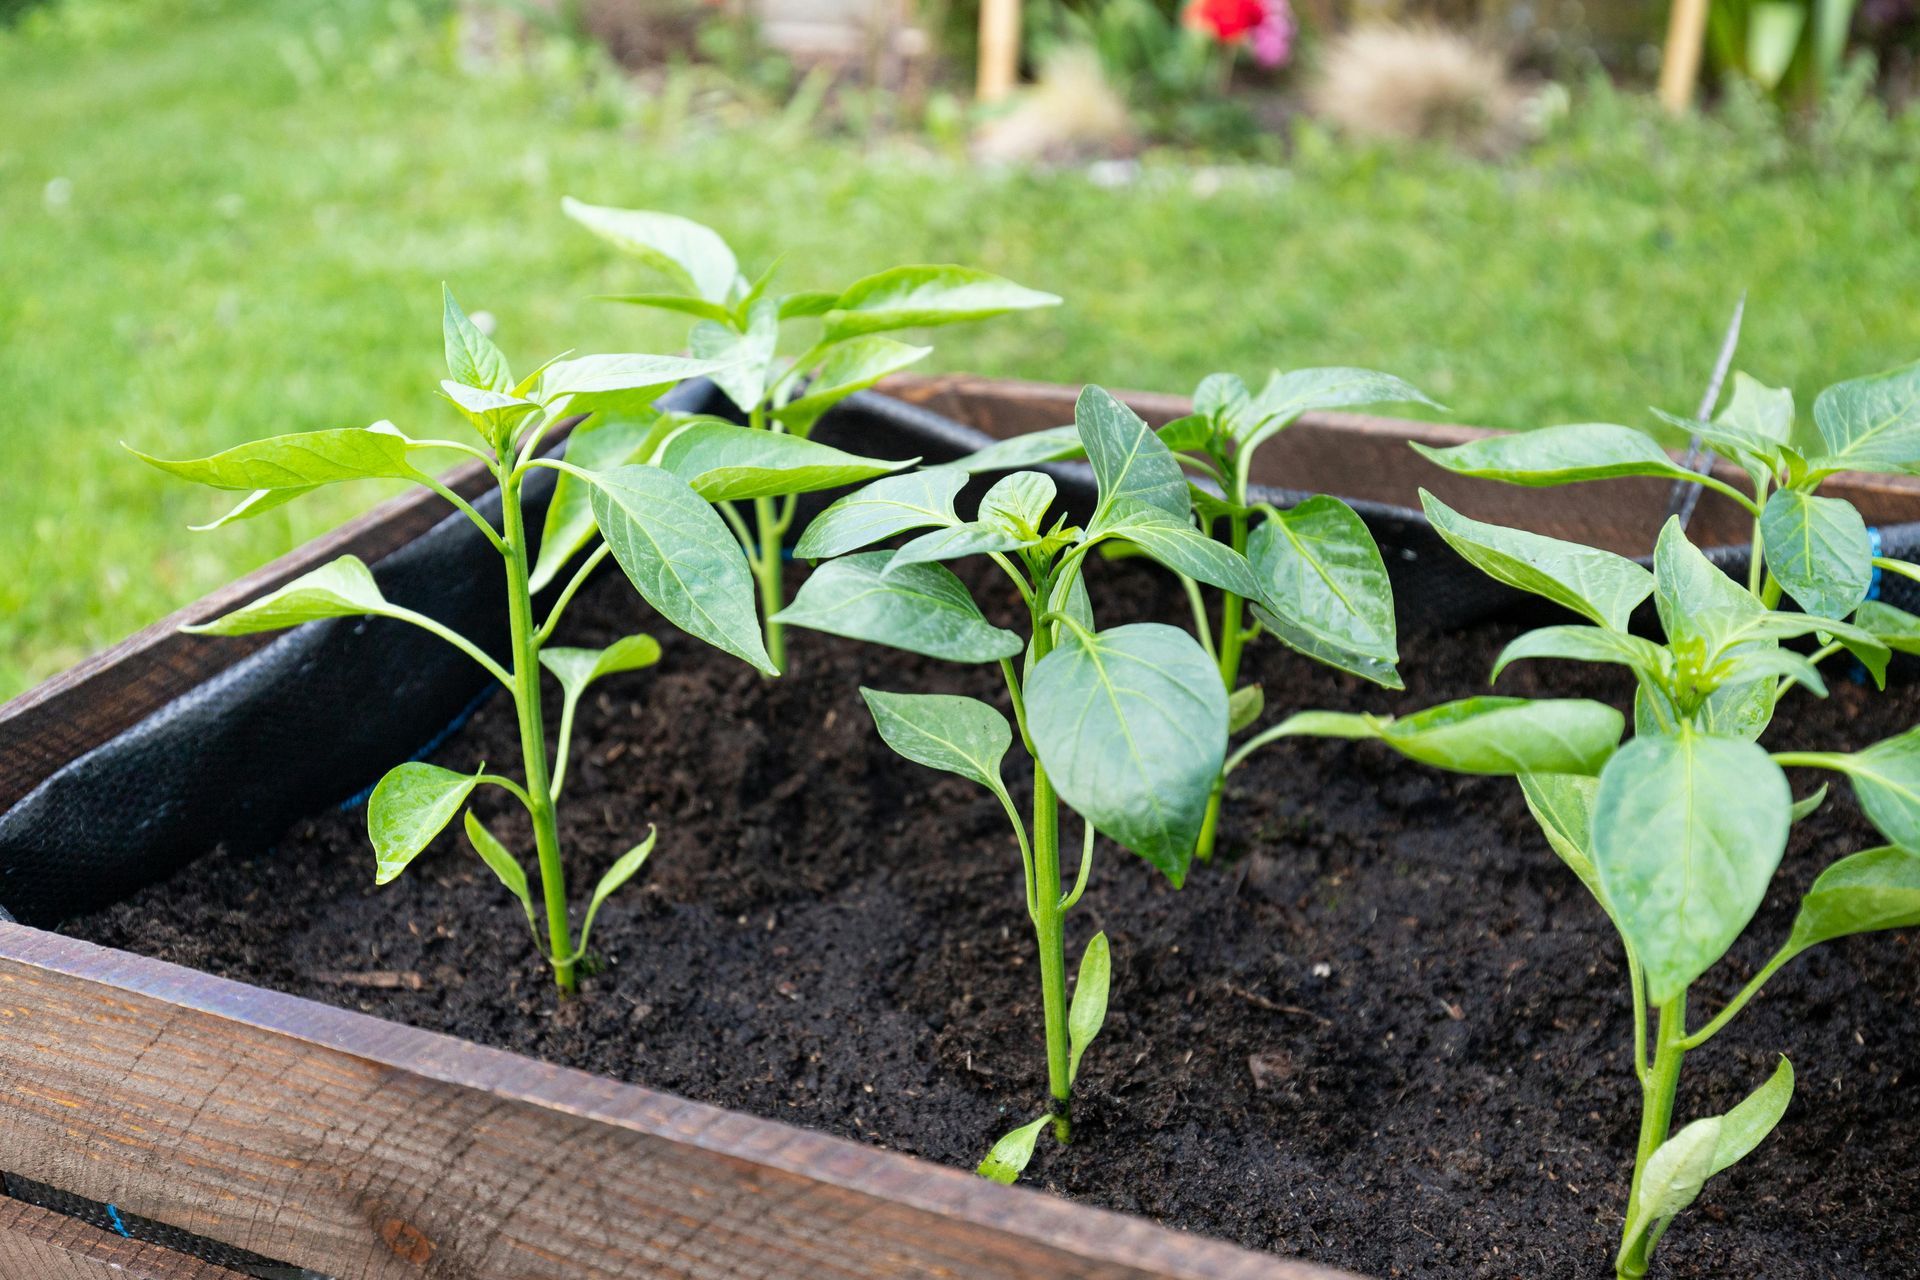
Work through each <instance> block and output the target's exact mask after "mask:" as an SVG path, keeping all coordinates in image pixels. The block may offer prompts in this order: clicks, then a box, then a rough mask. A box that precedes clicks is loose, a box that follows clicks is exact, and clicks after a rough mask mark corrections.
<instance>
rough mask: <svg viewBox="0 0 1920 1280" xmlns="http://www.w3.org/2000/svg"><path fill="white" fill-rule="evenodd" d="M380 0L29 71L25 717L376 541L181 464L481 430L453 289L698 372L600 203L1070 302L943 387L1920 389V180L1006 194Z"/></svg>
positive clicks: (758, 261) (1517, 418) (1359, 157)
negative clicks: (94, 674) (1215, 379)
mask: <svg viewBox="0 0 1920 1280" xmlns="http://www.w3.org/2000/svg"><path fill="white" fill-rule="evenodd" d="M447 44H448V41H447V38H446V35H445V22H444V20H443V19H440V18H435V17H431V16H429V17H427V18H425V19H422V18H421V17H420V13H419V11H418V10H414V9H409V8H394V7H390V6H389V5H387V4H383V3H378V2H376V0H321V2H320V3H314V2H313V0H257V2H256V3H251V4H222V3H219V2H218V0H213V2H212V3H208V2H207V0H197V2H196V3H195V4H192V5H188V6H186V7H184V8H182V9H181V10H179V11H178V12H177V13H175V14H174V15H172V16H171V17H170V18H169V20H167V21H164V22H159V21H156V22H152V23H147V24H141V23H139V22H129V23H126V24H124V26H123V27H121V28H110V29H109V30H108V31H107V32H106V33H105V34H103V35H98V36H96V37H95V38H91V39H87V40H51V41H50V40H40V41H36V42H33V43H31V44H23V43H21V42H19V41H17V40H16V41H12V42H0V82H4V83H5V84H6V85H7V88H6V95H5V107H4V111H3V112H0V406H4V410H5V415H6V416H5V418H4V421H3V422H0V442H3V443H4V447H5V450H6V456H7V463H6V466H5V468H4V470H0V512H3V513H4V514H3V515H0V563H4V564H5V565H6V566H8V569H9V572H7V573H5V574H0V695H7V694H12V693H15V692H18V691H19V690H21V689H23V688H25V687H26V686H27V685H29V684H30V683H31V682H33V681H35V680H37V679H40V678H42V677H44V676H46V675H48V674H51V673H52V672H55V671H57V670H59V669H60V668H62V667H64V666H67V665H70V664H71V663H72V662H74V661H75V660H77V659H78V658H80V657H81V656H83V655H84V654H86V653H88V652H90V651H92V650H95V649H98V648H100V647H102V646H104V645H107V644H110V643H112V642H113V641H115V640H117V639H119V638H120V637H122V636H123V635H125V634H127V633H129V632H131V631H132V630H134V629H135V628H137V627H139V626H141V625H143V624H145V623H147V622H149V621H151V620H153V619H154V618H156V617H159V616H160V615H162V614H164V613H165V612H167V611H168V610H170V609H172V608H174V607H177V606H178V605H180V604H181V603H183V602H185V601H187V600H190V599H192V598H193V597H195V596H196V595H199V594H201V593H203V592H205V591H207V590H209V589H211V588H212V587H214V586H216V585H218V584H219V583H220V582H222V581H224V580H227V579H229V578H231V577H233V576H235V575H237V574H239V573H242V572H244V571H246V570H248V569H250V568H252V567H254V566H256V565H258V564H260V563H262V562H264V561H266V560H268V559H270V558H271V557H273V556H275V555H277V554H279V553H281V552H283V551H285V550H287V549H289V548H290V547H292V546H294V545H295V544H297V543H298V542H300V541H301V540H303V539H305V538H308V537H311V536H312V535H314V534H315V533H318V532H320V531H321V530H323V529H325V528H328V527H330V526H331V525H333V524H336V523H338V522H339V521H341V520H342V519H345V518H347V517H348V516H350V515H352V514H354V513H356V512H357V511H359V510H362V509H364V508H365V507H366V506H367V505H369V504H370V503H371V502H373V501H374V500H376V499H377V498H378V497H380V496H381V493H380V492H379V491H378V490H377V489H375V488H373V487H368V486H355V487H344V488H339V489H334V490H331V491H322V492H320V493H318V494H315V495H312V496H310V497H308V498H306V499H304V500H302V501H301V502H299V503H295V504H293V505H292V506H290V507H287V508H284V509H283V510H282V511H281V512H278V513H275V514H273V515H270V516H267V517H264V518H262V519H259V520H257V521H254V522H251V523H247V524H242V525H238V526H235V527H232V528H228V529H224V530H221V531H219V532H217V533H213V534H204V535H199V534H192V533H189V532H187V530H186V528H185V526H187V525H188V524H190V523H199V522H201V521H203V520H205V519H206V518H208V517H209V516H211V515H213V514H214V513H216V512H217V511H219V510H221V509H223V507H224V503H223V500H222V498H221V497H220V496H219V495H215V494H211V493H208V492H204V491H199V490H196V489H194V488H192V487H189V486H186V485H182V484H179V483H177V482H175V481H172V480H169V479H168V478H167V477H164V476H162V475H159V474H158V473H155V472H152V471H150V470H148V469H146V468H144V467H142V466H141V465H140V464H139V463H138V462H136V461H135V460H134V459H132V458H131V457H129V456H128V455H127V454H125V453H124V452H122V451H121V449H120V448H119V443H118V442H120V441H122V440H125V441H128V442H131V443H134V444H137V445H138V446H139V447H141V448H142V449H144V450H148V451H151V452H155V453H159V454H163V455H171V456H187V455H193V454H199V453H204V452H209V451H212V450H215V449H218V448H220V447H223V446H226V445H230V444H233V443H235V442H238V441H240V440H243V439H247V438H250V437H255V436H260V435H267V434H272V433H277V432H285V431H300V430H309V429H315V428H320V427H327V426H339V425H358V424H363V423H366V422H369V421H372V420H374V419H377V418H382V417H387V418H392V419H393V420H394V421H396V422H397V423H399V424H400V425H401V426H402V427H403V428H404V429H407V430H409V431H416V430H428V431H430V430H432V429H433V425H434V424H435V423H436V422H441V421H443V410H444V406H439V405H438V402H437V401H436V400H435V398H434V396H433V391H434V388H435V385H436V380H437V378H438V377H439V376H441V375H440V368H439V359H440V340H439V333H438V320H437V317H438V309H439V299H438V292H439V291H438V286H439V282H440V281H442V280H446V281H448V282H450V283H451V284H452V285H453V287H454V289H455V290H456V292H457V293H458V294H459V295H460V296H461V298H462V300H463V301H464V302H465V303H466V304H467V306H468V307H469V308H472V309H482V308H484V309H487V310H490V311H492V312H493V313H494V314H495V315H496V316H497V317H498V318H499V323H500V332H499V334H498V337H499V339H500V341H501V342H502V344H503V345H504V346H505V348H506V349H507V350H508V352H509V354H510V355H511V356H512V357H513V358H514V360H515V363H516V365H517V366H519V367H522V368H531V367H532V365H533V364H535V363H537V362H538V361H539V360H540V359H542V358H544V357H545V356H547V355H549V354H552V353H555V352H557V351H559V350H562V349H565V348H577V349H579V350H581V351H583V352H585V351H593V350H648V349H673V348H675V347H677V346H678V344H679V341H680V332H679V330H678V328H677V326H675V325H674V324H672V323H671V322H670V321H655V320H651V319H648V318H646V317H643V316H641V315H639V314H637V313H633V312H630V311H625V310H621V309H616V308H609V307H607V306H605V305H604V304H598V303H593V302H589V301H585V300H584V299H585V298H586V296H587V295H589V294H592V293H595V292H604V291H614V290H621V289H632V288H635V287H638V286H639V281H640V276H639V275H638V272H637V269H636V268H635V267H634V266H633V265H632V264H629V263H624V262H620V261H616V260H613V259H611V258H610V257H609V256H608V255H607V254H606V253H604V252H603V251H602V248H601V246H600V245H599V244H598V243H597V242H595V241H593V240H592V239H591V238H589V237H587V236H586V235H584V234H583V233H580V232H579V231H578V230H577V229H575V228H573V227H572V226H571V225H570V224H569V223H567V222H566V221H565V220H564V219H562V218H561V217H560V216H559V214H558V210H557V204H558V200H559V198H560V196H561V195H562V194H564V193H569V192H571V193H575V194H578V195H580V196H581V197H583V198H586V199H590V200H595V201H600V202H605V203H612V204H626V205H645V206H651V207H658V208H664V209H671V210H675V211H678V212H681V213H685V214H687V215H689V216H693V217H696V218H699V219H701V220H703V221H707V222H710V223H711V224H713V225H714V226H716V227H718V228H719V229H721V230H722V231H723V232H724V233H725V234H726V235H727V236H728V237H729V238H730V239H731V240H732V241H733V242H734V244H735V246H736V247H737V248H738V249H739V251H740V253H741V257H742V260H743V264H744V265H745V266H746V267H747V268H748V270H749V271H750V272H751V271H753V270H755V269H757V268H758V267H759V266H761V265H764V264H765V263H766V262H767V261H769V260H770V258H771V257H772V256H773V255H774V254H776V253H782V252H784V253H785V254H786V255H787V256H786V259H785V264H784V267H783V271H784V273H785V277H786V280H787V282H788V284H789V286H790V287H795V288H798V287H824V286H827V285H830V284H837V283H842V282H845V281H847V280H849V279H851V278H854V277H856V276H858V275H861V274H864V273H866V272H868V271H872V270H876V269H879V268H881V267H884V266H888V265H892V264H894V263H896V262H904V261H960V262H968V263H973V264H977V265H980V266H984V267H987V268H990V269H992V270H995V271H999V272H1002V273H1004V274H1006V275H1009V276H1012V277H1013V278H1015V279H1017V280H1020V281H1022V282H1023V283H1027V284H1030V285H1033V286H1036V287H1040V288H1045V289H1051V290H1053V291H1056V292H1058V293H1061V294H1063V295H1065V296H1066V298H1067V306H1065V307H1064V308H1062V309H1060V310H1059V311H1056V312H1052V313H1046V314H1041V315H1038V316H1032V317H1021V318H1017V319H1012V320H1008V321H1004V322H1001V323H997V324H990V325H984V326H979V327H976V328H972V329H964V330H956V331H950V332H946V333H942V334H941V335H939V340H938V341H939V350H938V351H937V353H936V355H935V358H934V362H933V363H932V364H931V365H929V366H928V367H930V368H948V369H968V370H974V371H978V372H982V373H988V374H1000V375H1013V376H1024V377H1033V378H1046V379H1053V380H1058V381H1063V382H1081V381H1100V382H1103V383H1108V384H1111V385H1115V386H1125V387H1144V388H1154V389H1170V390H1186V389H1189V388H1190V387H1191V386H1192V384H1193V383H1194V381H1195V380H1197V379H1198V378H1199V377H1200V376H1202V375H1203V374H1205V373H1207V372H1210V371H1212V370H1215V369H1233V370H1237V371H1240V372H1242V373H1244V374H1247V375H1248V376H1254V375H1257V374H1259V373H1260V372H1261V371H1263V370H1264V369H1266V368H1267V367H1269V366H1272V365H1275V364H1281V365H1301V364H1327V363H1339V364H1361V365H1370V366H1375V367H1378V368H1382V369H1386V370H1389V371H1392V372H1394V373H1398V374H1400V375H1402V376H1404V377H1407V378H1409V379H1411V380H1413V381H1414V382H1416V383H1418V384H1420V385H1422V386H1424V387H1426V388H1427V389H1428V390H1429V391H1430V392H1431V393H1433V394H1434V395H1436V396H1437V397H1438V398H1440V399H1442V400H1444V401H1445V402H1447V404H1448V405H1449V406H1450V410H1451V416H1452V417H1453V418H1454V419H1455V420H1458V421H1464V422H1474V423H1481V424H1486V425H1493V426H1504V427H1529V426H1537V425H1542V424H1545V423H1549V422H1560V421H1597V420H1615V421H1631V422H1643V421H1645V420H1646V419H1645V409H1646V406H1648V405H1649V404H1659V405H1662V406H1666V407H1672V408H1676V409H1683V410H1684V409H1689V408H1691V406H1692V404H1693V402H1694V400H1695V399H1696V398H1697V396H1698V392H1699V384H1700V382H1701V380H1702V378H1703V376H1704V374H1705V372H1706V370H1707V368H1708V366H1709V365H1710V363H1711V361H1712V357H1713V353H1714V350H1715V348H1716V346H1717V344H1718V340H1719V333H1720V330H1721V327H1722V326H1723V324H1724V322H1725V316H1726V314H1727V312H1728V309H1729V308H1730V306H1731V304H1732V301H1733V299H1734V298H1735V297H1736V296H1737V294H1738V293H1739V291H1740V290H1741V289H1743V288H1746V289H1750V290H1751V294H1752V296H1751V301H1750V305H1749V310H1748V318H1747V324H1746V336H1745V340H1744V343H1743V347H1742V351H1741V358H1740V360H1739V364H1740V366H1741V367H1743V368H1746V369H1748V370H1750V371H1752V372H1754V373H1755V374H1756V375H1758V376H1761V377H1763V378H1765V379H1767V380H1769V381H1772V382H1776V383H1788V384H1791V385H1793V386H1794V387H1795V388H1797V389H1798V390H1799V391H1800V393H1801V395H1802V398H1803V403H1804V402H1805V400H1806V399H1807V398H1809V397H1810V396H1811V394H1812V392H1813V391H1815V390H1817V389H1818V388H1819V387H1821V386H1823V385H1825V384H1826V383H1828V382H1831V381H1834V380H1837V379H1839V378H1841V377H1844V376H1849V375H1852V374H1857V373H1861V372H1865V371H1868V370H1872V369H1877V368H1880V367H1884V366H1887V365H1890V364H1894V363H1901V362H1905V361H1907V360H1910V359H1913V358H1915V357H1917V356H1920V305H1916V297H1915V292H1914V290H1915V282H1916V281H1920V236H1916V234H1915V233H1916V231H1920V199H1917V198H1916V197H1917V196H1920V191H1916V177H1915V174H1916V171H1917V170H1920V166H1916V164H1912V163H1909V164H1903V165H1895V166H1888V165H1886V164H1880V163H1875V164H1867V163H1859V164H1829V165H1819V164H1811V163H1809V164H1798V163H1779V162H1778V161H1777V159H1775V160H1762V159H1760V158H1758V157H1757V156H1756V155H1754V154H1750V152H1752V151H1754V150H1755V149H1754V148H1750V147H1747V146H1745V145H1744V144H1743V143H1742V141H1741V138H1740V137H1739V136H1738V135H1737V134H1735V133H1731V132H1729V131H1727V130H1726V129H1723V128H1721V127H1719V126H1716V125H1712V124H1704V123H1703V124H1696V125H1691V126H1669V125H1666V124H1664V123H1661V122H1659V121H1658V120H1657V119H1656V118H1654V117H1653V116H1652V114H1651V113H1650V112H1648V111H1647V110H1646V109H1645V108H1644V106H1643V105H1641V104H1639V103H1636V102H1632V101H1629V100H1626V99H1623V98H1618V97H1615V96H1612V95H1610V94H1605V93H1602V94H1600V95H1598V96H1597V97H1583V98H1582V99H1581V100H1580V101H1579V103H1578V104H1577V105H1576V106H1575V108H1574V115H1573V119H1572V121H1571V122H1570V123H1569V124H1568V125H1566V126H1563V127H1562V128H1561V129H1560V130H1559V132H1558V134H1557V135H1556V136H1555V137H1553V138H1551V139H1549V140H1548V141H1547V142H1546V143H1545V144H1543V145H1542V146H1541V147H1539V148H1537V149H1536V150H1535V151H1534V152H1532V153H1531V154H1530V155H1529V156H1527V157H1526V158H1525V159H1524V160H1522V161H1518V162H1510V163H1508V164H1506V165H1493V164H1487V163H1482V162H1479V161H1472V160H1467V159H1462V158H1458V157H1455V156H1452V155H1449V154H1446V153H1444V152H1442V151H1438V150H1426V149H1407V150H1389V149H1379V148H1344V147H1337V146H1334V145H1332V144H1331V143H1329V142H1328V141H1327V140H1325V139H1324V138H1322V137H1319V136H1318V135H1313V134H1309V135H1307V136H1306V137H1305V139H1304V145H1302V146H1301V147H1300V148H1299V150H1298V153H1297V155H1296V158H1295V160H1294V162H1293V163H1292V164H1291V165H1290V167H1288V168H1287V169H1285V170H1264V171H1262V170H1239V169H1232V168H1227V169H1218V170H1216V169H1209V168H1204V167H1199V166H1193V165H1181V164H1174V163H1163V164H1149V165H1148V166H1147V168H1146V169H1145V171H1144V172H1143V174H1142V175H1141V176H1140V177H1139V178H1138V179H1137V180H1135V181H1133V182H1132V183H1130V184H1128V185H1125V186H1121V187H1113V188H1109V187H1104V186H1102V185H1100V184H1098V183H1096V182H1094V181H1091V180H1090V179H1089V178H1088V177H1087V176H1086V175H1085V174H1084V173H1079V172H1063V173H1054V174H1044V173H1031V174H1028V173H990V172H982V171H978V170H975V169H973V168H971V167H970V166H969V165H968V164H967V163H966V162H965V160H964V159H963V158H961V157H959V156H957V155H954V154H950V153H948V152H943V151H941V150H940V149H938V148H928V147H925V146H911V145H908V144H905V143H867V144H862V143H856V142H852V141H846V140H841V141H823V140H810V141H795V140H792V139H780V138H776V137H772V136H770V134H769V131H768V129H767V128H766V127H765V126H762V125H754V124H748V125H745V126H734V127H731V128H719V127H708V128H702V127H699V126H697V125H683V126H681V127H676V128H672V129H670V130H661V129H659V128H656V127H653V126H652V125H650V124H649V123H648V121H649V119H650V117H645V116H636V115H634V114H633V113H631V112H626V113H622V112H607V111H603V110H599V109H598V108H596V107H595V105H594V103H593V102H592V101H590V100H585V99H583V98H582V97H581V96H580V95H577V94H573V93H570V92H569V91H568V90H567V89H565V88H564V87H556V83H555V78H554V77H552V76H547V77H542V76H539V75H520V76H506V75H475V74H469V73H466V72H463V71H462V70H461V69H460V68H459V65H458V60H457V59H456V58H455V57H453V56H452V55H451V53H450V52H449V51H448V48H447Z"/></svg>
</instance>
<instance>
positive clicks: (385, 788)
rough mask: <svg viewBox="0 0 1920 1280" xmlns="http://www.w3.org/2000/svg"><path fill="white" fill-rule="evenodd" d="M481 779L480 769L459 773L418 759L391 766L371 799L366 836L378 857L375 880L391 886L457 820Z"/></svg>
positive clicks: (368, 804) (368, 807)
mask: <svg viewBox="0 0 1920 1280" xmlns="http://www.w3.org/2000/svg"><path fill="white" fill-rule="evenodd" d="M479 782H480V776H479V774H477V773H474V774H466V773H455V772H454V771H453V770H451V769H442V768H441V767H440V766H439V765H437V764H427V763H425V762H424V761H420V760H413V761H409V762H408V763H406V764H402V765H396V766H394V767H393V768H392V769H389V770H388V771H387V776H386V777H384V778H382V779H380V785H379V786H377V787H375V788H374V789H373V797H372V798H371V799H370V800H368V801H367V836H368V837H369V838H370V839H371V840H372V841H373V851H374V854H375V855H376V857H377V858H378V864H377V867H376V870H375V874H374V882H375V883H376V884H387V883H389V882H390V881H392V880H393V878H394V877H395V876H398V875H399V874H400V873H401V872H402V871H405V870H406V869H407V864H408V863H410V862H412V861H413V860H414V859H415V858H417V857H419V856H420V854H421V852H422V851H423V850H425V849H426V847H427V846H428V845H430V844H432V843H433V838H434V837H435V836H437V835H439V834H440V832H441V831H442V830H443V829H444V828H445V827H446V825H447V824H448V823H449V822H452V821H453V816H454V815H455V814H456V813H459V812H460V808H461V806H462V805H464V804H466V802H467V797H468V796H470V795H472V794H473V789H474V787H476V786H478V785H479Z"/></svg>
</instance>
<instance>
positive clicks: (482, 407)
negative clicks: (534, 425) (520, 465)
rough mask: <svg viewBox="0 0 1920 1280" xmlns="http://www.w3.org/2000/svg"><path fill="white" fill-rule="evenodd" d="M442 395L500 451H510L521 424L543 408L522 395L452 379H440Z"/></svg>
mask: <svg viewBox="0 0 1920 1280" xmlns="http://www.w3.org/2000/svg"><path fill="white" fill-rule="evenodd" d="M440 394H441V395H442V396H443V397H445V398H446V400H447V401H448V402H449V403H450V404H452V405H453V407H454V408H456V409H458V410H459V411H460V413H461V415H462V416H463V417H465V418H466V420H467V421H468V422H470V423H472V424H473V429H474V430H475V431H478V432H479V433H480V438H481V439H483V440H485V441H486V442H487V443H488V444H490V445H492V446H493V448H494V450H495V451H496V452H499V453H505V452H507V450H508V448H509V445H510V442H511V441H512V440H513V437H514V434H515V433H516V432H517V431H518V430H519V429H520V424H521V423H523V422H525V421H526V420H527V419H528V418H530V417H532V416H533V415H534V414H536V413H539V412H540V409H541V406H540V405H537V404H535V403H534V402H533V401H531V400H527V399H523V398H522V397H520V396H515V395H509V394H507V393H506V392H504V391H486V390H483V389H481V388H479V387H468V386H462V385H461V384H460V383H458V382H453V381H450V380H449V381H443V382H441V384H440Z"/></svg>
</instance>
